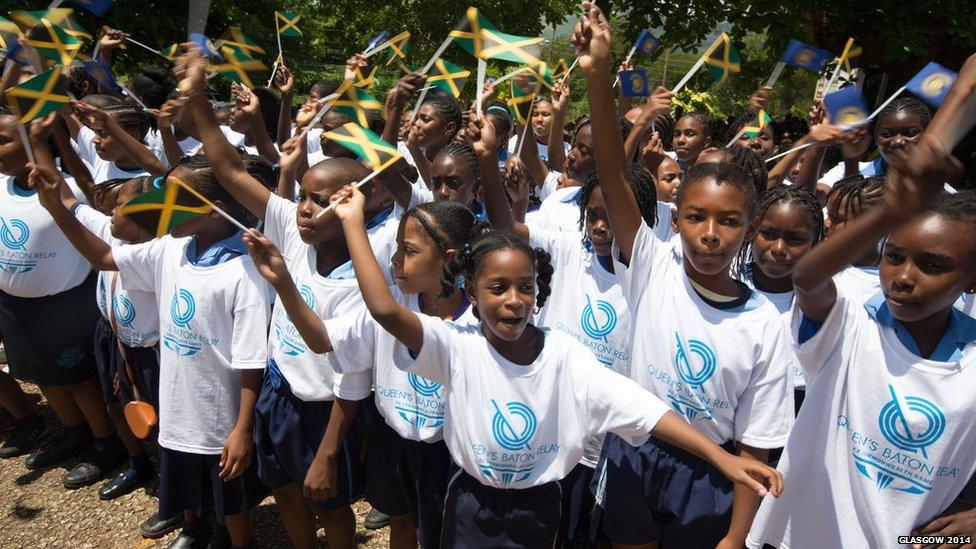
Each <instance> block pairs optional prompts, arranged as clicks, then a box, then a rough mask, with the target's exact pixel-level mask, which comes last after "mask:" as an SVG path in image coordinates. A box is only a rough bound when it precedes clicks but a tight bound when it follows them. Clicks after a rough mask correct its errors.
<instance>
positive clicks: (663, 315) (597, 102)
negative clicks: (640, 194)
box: [573, 2, 793, 547]
mask: <svg viewBox="0 0 976 549" xmlns="http://www.w3.org/2000/svg"><path fill="white" fill-rule="evenodd" d="M583 7H584V10H586V15H585V16H584V17H583V19H582V21H581V23H580V24H579V25H578V26H577V28H576V31H575V33H574V37H573V40H574V43H575V45H576V47H577V51H578V52H579V65H580V68H582V69H583V72H584V74H586V77H587V90H588V96H589V99H590V109H591V116H592V119H593V132H594V146H595V149H596V153H595V157H596V164H597V172H598V173H599V174H600V187H601V191H602V193H603V197H604V200H605V202H606V205H607V214H608V217H609V220H610V225H611V227H613V234H614V247H613V253H612V256H613V258H614V272H615V274H616V276H617V279H618V281H619V282H620V285H621V288H622V289H623V293H624V297H625V299H626V300H627V302H628V304H629V305H630V307H631V312H632V314H633V321H632V327H631V332H632V333H633V334H634V336H633V341H634V343H633V348H632V363H633V366H632V368H631V377H632V378H633V379H634V380H636V381H637V382H638V383H639V384H640V385H642V386H643V387H645V388H646V389H648V390H650V391H651V392H652V393H653V394H655V395H657V396H658V397H659V398H661V399H662V400H665V399H666V400H667V401H669V402H670V403H671V405H672V406H673V407H674V409H675V410H677V411H679V412H680V413H682V415H684V416H685V417H686V418H687V419H688V421H689V422H690V423H691V424H692V426H694V427H695V429H696V430H697V431H699V432H701V433H702V434H704V435H706V436H707V437H708V438H710V439H711V440H712V441H714V442H715V443H717V444H722V445H723V446H724V447H725V448H727V449H729V450H733V449H734V451H735V452H736V453H738V454H740V455H742V456H744V457H745V458H747V459H750V460H753V461H757V462H758V461H765V460H766V459H767V455H768V452H769V449H772V448H777V447H780V446H782V445H783V443H784V442H785V441H786V438H787V435H788V434H789V429H790V426H791V424H792V420H793V414H792V413H791V411H792V407H793V406H792V396H793V394H792V390H791V386H790V383H789V377H788V373H787V369H786V365H787V361H788V357H787V355H786V346H785V343H786V342H785V337H784V336H785V334H784V333H783V326H782V320H781V319H780V316H779V313H778V311H777V310H776V308H775V307H774V306H773V305H772V304H771V303H769V302H768V301H766V299H765V298H763V297H762V296H761V295H759V294H756V293H754V292H752V291H750V290H749V289H748V287H746V286H745V285H744V284H742V283H740V282H738V281H736V280H734V279H732V278H731V277H730V276H729V268H730V266H731V264H732V261H733V259H734V258H735V255H736V254H737V253H738V251H739V249H740V247H741V246H742V243H743V241H744V240H745V238H746V236H747V235H748V234H749V232H750V231H751V229H752V226H753V223H754V221H753V215H754V210H755V199H756V197H755V187H754V185H753V184H752V182H750V181H749V179H748V178H747V177H746V175H745V174H744V172H743V171H742V170H741V169H739V168H738V167H735V166H731V165H726V164H700V165H696V166H695V167H693V168H692V169H690V170H688V171H686V173H685V174H684V178H683V180H682V183H681V187H680V188H679V189H678V196H677V199H676V200H677V202H676V204H675V205H676V207H677V211H676V212H675V213H674V214H673V216H672V226H673V227H674V228H675V230H676V232H678V235H679V238H678V239H675V240H674V241H673V242H672V243H664V242H662V241H660V240H658V239H657V238H655V237H654V235H653V234H652V233H651V229H650V228H649V227H648V226H647V225H646V224H645V223H644V222H643V220H642V219H641V216H640V210H639V208H638V207H637V202H636V199H635V197H634V195H633V193H632V192H631V191H630V189H629V188H628V187H627V183H626V179H625V174H624V169H623V166H624V164H623V158H624V149H623V140H622V139H621V138H620V135H619V132H618V130H617V128H616V127H615V125H614V123H613V120H614V118H613V100H612V97H611V92H610V72H609V59H608V57H609V53H610V47H609V46H610V28H609V24H608V23H607V21H606V19H605V18H604V16H603V13H602V11H601V10H600V9H599V8H598V7H596V6H595V5H593V4H591V3H590V2H584V3H583ZM655 94H656V95H658V96H660V97H661V99H662V100H663V101H664V102H666V100H667V99H668V98H670V96H671V94H670V92H668V91H667V90H664V89H663V88H659V89H658V90H657V91H656V92H655ZM683 120H684V119H683ZM680 127H682V123H681V122H679V128H680ZM684 127H685V128H687V126H684ZM677 139H683V138H676V140H677ZM676 142H677V141H676ZM628 442H629V441H628V440H626V439H623V438H621V437H619V436H616V435H608V436H607V441H606V443H605V444H604V448H603V456H602V457H601V463H600V465H599V466H598V470H597V475H598V476H599V478H598V480H595V482H594V484H596V486H597V494H596V498H597V507H596V509H595V510H594V524H595V525H596V524H599V525H601V526H602V528H603V532H604V533H605V534H606V535H607V537H609V538H610V540H611V541H613V542H615V543H623V544H634V545H636V544H652V543H654V542H657V541H660V542H661V543H663V544H664V545H665V546H667V545H671V544H682V545H687V546H692V547H706V546H707V547H713V546H716V545H718V544H719V543H720V542H721V543H723V545H724V544H730V543H731V544H735V545H741V544H742V543H743V541H744V540H745V536H746V534H747V532H748V528H749V525H750V524H751V521H752V515H753V514H754V512H755V508H756V506H757V503H758V501H757V498H756V497H755V494H753V493H752V492H749V491H746V490H743V489H740V487H734V488H733V486H732V485H730V483H728V482H727V481H724V480H722V478H721V477H720V476H718V475H717V471H715V469H714V468H713V467H712V465H710V464H708V463H707V462H705V461H702V460H700V459H698V458H696V457H694V456H692V455H690V454H688V453H687V452H685V451H684V450H682V449H680V448H676V447H675V446H673V445H670V444H668V443H664V442H660V441H656V440H651V441H649V442H645V443H644V444H642V445H641V446H640V447H636V448H635V447H634V446H632V445H631V444H628ZM638 442H641V441H638Z"/></svg>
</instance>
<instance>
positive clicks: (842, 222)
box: [824, 176, 885, 301]
mask: <svg viewBox="0 0 976 549" xmlns="http://www.w3.org/2000/svg"><path fill="white" fill-rule="evenodd" d="M884 185H885V182H884V178H883V177H868V178H863V177H861V176H853V177H849V178H846V179H843V180H841V181H839V182H838V183H837V184H836V185H834V188H832V189H831V190H830V193H828V194H827V219H826V221H824V235H825V236H826V237H827V238H832V237H833V236H834V235H836V234H840V233H841V232H843V230H844V229H845V228H846V227H847V224H848V223H850V222H851V221H853V220H854V219H856V218H857V217H858V216H860V215H862V214H863V213H864V212H865V211H868V210H869V209H870V208H872V207H875V206H877V205H878V204H880V203H881V201H882V200H883V195H884ZM880 256H881V253H880V249H879V247H878V246H875V247H874V248H873V249H869V250H867V251H865V253H864V255H863V256H862V257H860V258H858V259H857V260H856V261H855V262H853V263H852V264H851V265H850V266H848V267H847V268H845V269H844V270H843V271H841V272H840V273H838V274H837V284H838V285H840V286H844V287H847V288H850V289H852V290H854V291H855V292H857V293H858V294H859V295H861V297H862V298H863V300H864V301H867V300H868V299H871V298H872V297H874V296H875V295H877V294H878V293H880V292H881V280H880V279H879V278H878V262H879V260H880Z"/></svg>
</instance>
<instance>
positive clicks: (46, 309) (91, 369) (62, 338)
mask: <svg viewBox="0 0 976 549" xmlns="http://www.w3.org/2000/svg"><path fill="white" fill-rule="evenodd" d="M97 280H98V274H97V273H96V272H95V271H92V272H91V274H90V275H89V276H88V278H86V279H85V281H84V282H82V283H81V284H79V285H78V286H75V287H74V288H71V289H70V290H65V291H63V292H61V293H60V294H55V295H51V296H46V297H36V298H25V297H16V296H12V295H10V294H8V293H5V292H2V291H0V333H3V344H4V348H5V349H6V351H7V363H8V365H9V366H10V375H11V376H12V377H13V378H14V379H16V380H19V381H25V382H28V383H36V384H37V385H74V384H75V383H81V382H82V381H88V380H89V379H92V378H93V377H95V376H96V375H98V373H97V372H96V370H95V355H94V353H93V352H92V340H93V338H94V336H95V323H96V321H97V320H98V319H99V318H100V316H101V314H100V313H99V312H98V306H97V305H96V303H95V284H96V281H97Z"/></svg>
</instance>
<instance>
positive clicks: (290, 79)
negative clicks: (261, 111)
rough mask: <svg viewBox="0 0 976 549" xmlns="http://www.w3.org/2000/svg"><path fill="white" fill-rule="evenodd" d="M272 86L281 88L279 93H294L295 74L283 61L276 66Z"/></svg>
mask: <svg viewBox="0 0 976 549" xmlns="http://www.w3.org/2000/svg"><path fill="white" fill-rule="evenodd" d="M274 86H275V87H276V88H278V89H279V90H281V95H292V94H293V93H295V75H294V74H292V72H291V69H289V68H288V67H287V66H285V64H284V63H282V64H281V65H279V66H278V71H277V72H275V76H274Z"/></svg>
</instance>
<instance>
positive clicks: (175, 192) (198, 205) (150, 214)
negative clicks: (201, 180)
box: [119, 176, 213, 238]
mask: <svg viewBox="0 0 976 549" xmlns="http://www.w3.org/2000/svg"><path fill="white" fill-rule="evenodd" d="M211 211H213V204H211V203H210V202H209V201H208V200H207V199H205V198H204V197H202V196H200V193H198V192H196V191H195V190H193V189H191V188H190V187H189V186H188V185H187V184H186V183H184V182H182V181H180V180H179V179H177V178H175V177H173V176H169V177H168V178H167V179H166V186H165V187H162V188H159V189H153V190H151V191H148V192H145V193H142V194H140V195H139V196H137V197H135V198H133V199H132V200H130V201H128V202H126V203H125V205H124V206H122V209H120V210H119V214H121V215H126V216H130V217H131V218H132V221H134V222H135V223H136V224H138V225H139V226H140V227H143V228H144V229H146V230H148V231H149V232H151V233H153V234H155V235H156V238H159V237H161V236H163V235H164V234H166V233H168V232H169V231H170V230H172V229H173V227H175V226H177V225H179V224H180V223H183V222H185V221H189V220H191V219H193V218H194V217H197V216H201V215H205V214H208V213H210V212H211Z"/></svg>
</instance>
